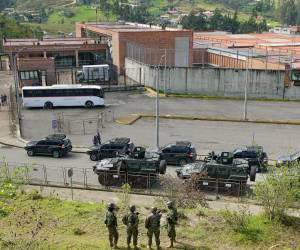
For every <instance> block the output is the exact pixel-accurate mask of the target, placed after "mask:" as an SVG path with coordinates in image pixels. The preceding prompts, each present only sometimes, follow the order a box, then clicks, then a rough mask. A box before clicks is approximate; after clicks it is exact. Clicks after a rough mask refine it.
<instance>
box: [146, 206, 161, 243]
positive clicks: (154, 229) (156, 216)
mask: <svg viewBox="0 0 300 250" xmlns="http://www.w3.org/2000/svg"><path fill="white" fill-rule="evenodd" d="M151 212H152V214H150V215H149V216H148V217H147V218H146V220H145V228H146V229H147V230H148V231H147V236H148V248H149V249H151V246H152V236H153V234H154V237H155V243H156V247H157V249H160V240H159V235H160V219H161V214H160V212H159V211H158V210H157V208H156V207H153V208H152V209H151Z"/></svg>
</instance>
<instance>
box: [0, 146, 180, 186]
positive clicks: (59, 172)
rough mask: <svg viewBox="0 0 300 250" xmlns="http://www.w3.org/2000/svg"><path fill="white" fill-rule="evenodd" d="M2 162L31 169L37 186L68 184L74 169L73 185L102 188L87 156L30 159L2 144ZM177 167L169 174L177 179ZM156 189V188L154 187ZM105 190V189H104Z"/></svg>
mask: <svg viewBox="0 0 300 250" xmlns="http://www.w3.org/2000/svg"><path fill="white" fill-rule="evenodd" d="M0 157H1V161H2V162H3V161H4V162H7V163H8V165H9V166H10V169H14V167H20V166H27V167H29V177H30V179H32V180H33V182H34V183H36V184H43V182H44V181H47V182H48V184H52V185H60V186H61V185H62V184H64V183H68V185H70V182H71V179H70V178H68V172H67V171H68V169H70V168H72V169H73V177H72V181H73V185H74V186H77V187H83V186H84V184H85V183H86V184H87V185H86V186H88V187H90V188H101V187H102V186H101V185H100V184H99V182H98V176H97V175H96V174H94V172H93V170H92V167H93V166H94V165H95V164H96V162H93V161H91V160H90V159H89V156H88V155H87V154H80V153H72V152H71V153H69V154H68V155H67V156H65V157H62V158H59V159H55V158H52V157H49V156H34V157H28V156H27V154H26V151H25V150H24V149H21V148H13V147H10V146H6V145H2V144H0ZM176 168H177V167H176V166H168V168H167V174H168V175H171V176H174V177H176V173H175V170H176ZM154 187H155V186H154ZM102 188H104V187H102Z"/></svg>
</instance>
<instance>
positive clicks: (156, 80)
mask: <svg viewBox="0 0 300 250" xmlns="http://www.w3.org/2000/svg"><path fill="white" fill-rule="evenodd" d="M163 58H165V71H166V65H167V57H166V50H165V54H164V55H162V56H161V58H160V60H159V63H158V65H157V66H156V67H155V75H156V77H155V88H156V105H155V106H156V115H155V116H156V148H157V150H159V67H160V64H161V62H162V59H163ZM165 74H166V72H165ZM164 85H166V77H165V79H164ZM164 88H166V87H164Z"/></svg>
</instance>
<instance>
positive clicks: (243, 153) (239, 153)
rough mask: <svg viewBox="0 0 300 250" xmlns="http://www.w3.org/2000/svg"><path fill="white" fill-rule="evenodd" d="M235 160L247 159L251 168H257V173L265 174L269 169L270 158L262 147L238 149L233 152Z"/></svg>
mask: <svg viewBox="0 0 300 250" xmlns="http://www.w3.org/2000/svg"><path fill="white" fill-rule="evenodd" d="M232 153H233V156H234V158H235V159H246V160H247V161H248V162H249V166H250V167H251V166H256V167H257V172H263V171H266V170H267V167H268V156H267V153H266V152H264V150H263V147H261V146H247V147H244V148H237V149H235V150H234V151H233V152H232Z"/></svg>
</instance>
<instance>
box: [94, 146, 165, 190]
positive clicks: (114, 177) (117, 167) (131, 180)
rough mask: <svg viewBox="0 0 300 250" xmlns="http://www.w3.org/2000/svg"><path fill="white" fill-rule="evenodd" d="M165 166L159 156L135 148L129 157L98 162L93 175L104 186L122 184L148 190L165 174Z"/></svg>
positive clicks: (124, 156) (140, 148)
mask: <svg viewBox="0 0 300 250" xmlns="http://www.w3.org/2000/svg"><path fill="white" fill-rule="evenodd" d="M166 169H167V164H166V161H165V160H161V158H160V156H159V154H157V153H154V152H146V150H145V148H143V147H135V149H134V150H133V151H132V152H131V153H130V154H129V155H119V156H118V157H116V158H109V159H104V160H101V161H99V162H98V163H97V164H96V165H95V166H94V167H93V170H94V173H95V174H97V175H98V180H99V183H100V184H101V185H104V186H121V185H122V184H124V183H128V184H130V185H131V186H132V187H141V188H147V187H148V188H150V187H151V186H152V185H153V184H154V183H156V182H157V181H158V180H159V175H160V174H165V173H166Z"/></svg>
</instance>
